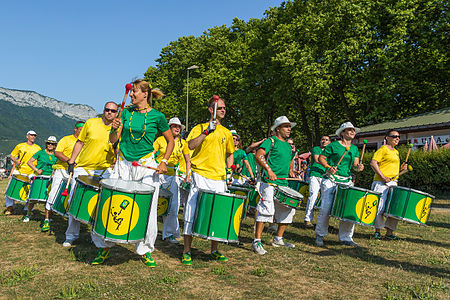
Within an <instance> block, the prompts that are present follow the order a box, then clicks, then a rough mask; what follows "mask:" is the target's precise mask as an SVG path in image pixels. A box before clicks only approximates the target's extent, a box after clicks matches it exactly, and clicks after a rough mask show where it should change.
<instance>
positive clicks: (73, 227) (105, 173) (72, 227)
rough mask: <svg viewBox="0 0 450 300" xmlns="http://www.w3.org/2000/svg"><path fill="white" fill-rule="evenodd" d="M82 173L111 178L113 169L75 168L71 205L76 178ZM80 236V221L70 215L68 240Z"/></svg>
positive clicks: (67, 230)
mask: <svg viewBox="0 0 450 300" xmlns="http://www.w3.org/2000/svg"><path fill="white" fill-rule="evenodd" d="M81 175H91V176H101V177H102V178H109V176H111V169H109V168H108V169H106V170H89V172H88V171H86V170H85V169H83V168H75V170H74V171H73V176H72V180H71V181H70V182H71V189H70V195H69V207H70V202H71V201H72V197H73V192H74V191H75V182H76V181H75V179H76V178H77V177H78V176H81ZM79 236H80V221H78V220H75V219H74V218H73V217H72V216H71V215H69V223H68V225H67V229H66V240H67V241H74V240H76V239H78V237H79Z"/></svg>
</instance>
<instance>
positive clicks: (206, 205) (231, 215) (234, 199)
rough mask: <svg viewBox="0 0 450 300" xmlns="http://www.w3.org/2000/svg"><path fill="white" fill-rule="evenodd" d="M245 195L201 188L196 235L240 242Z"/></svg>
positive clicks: (210, 238)
mask: <svg viewBox="0 0 450 300" xmlns="http://www.w3.org/2000/svg"><path fill="white" fill-rule="evenodd" d="M244 200H245V199H244V197H242V196H239V195H235V194H228V193H214V192H212V191H205V190H200V192H199V196H198V202H197V209H196V212H195V220H194V225H193V229H192V233H193V235H195V236H198V237H201V238H204V239H208V240H214V241H220V242H226V243H238V242H239V230H240V227H241V218H242V210H243V207H244Z"/></svg>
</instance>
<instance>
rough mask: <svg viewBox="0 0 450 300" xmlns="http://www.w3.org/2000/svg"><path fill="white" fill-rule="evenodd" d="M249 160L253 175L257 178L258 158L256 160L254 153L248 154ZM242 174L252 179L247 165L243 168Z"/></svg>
mask: <svg viewBox="0 0 450 300" xmlns="http://www.w3.org/2000/svg"><path fill="white" fill-rule="evenodd" d="M247 160H248V164H249V165H250V168H251V169H252V171H253V175H254V176H256V158H255V155H254V154H253V153H249V154H247ZM241 173H242V174H244V175H245V176H247V177H250V172H249V171H248V170H247V167H246V166H245V165H244V167H243V168H242V172H241Z"/></svg>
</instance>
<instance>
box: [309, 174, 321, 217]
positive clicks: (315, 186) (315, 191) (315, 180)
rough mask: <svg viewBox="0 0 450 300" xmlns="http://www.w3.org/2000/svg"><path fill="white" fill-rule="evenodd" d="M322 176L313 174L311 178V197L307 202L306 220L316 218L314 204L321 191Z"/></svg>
mask: <svg viewBox="0 0 450 300" xmlns="http://www.w3.org/2000/svg"><path fill="white" fill-rule="evenodd" d="M321 183H322V177H316V176H311V177H310V178H309V198H308V202H307V203H306V210H305V222H311V221H312V220H313V219H314V205H315V204H316V201H317V198H318V197H319V193H320V185H321Z"/></svg>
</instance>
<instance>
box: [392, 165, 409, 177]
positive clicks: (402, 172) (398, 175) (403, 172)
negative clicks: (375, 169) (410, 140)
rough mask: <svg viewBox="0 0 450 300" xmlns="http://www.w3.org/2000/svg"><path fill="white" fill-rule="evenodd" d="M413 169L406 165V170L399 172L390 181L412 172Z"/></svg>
mask: <svg viewBox="0 0 450 300" xmlns="http://www.w3.org/2000/svg"><path fill="white" fill-rule="evenodd" d="M412 170H413V167H412V166H409V165H408V168H407V169H406V170H403V171H401V172H400V173H398V174H397V175H395V176H394V177H392V180H394V179H397V178H398V177H400V175H403V174H405V173H406V172H408V171H412Z"/></svg>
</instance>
